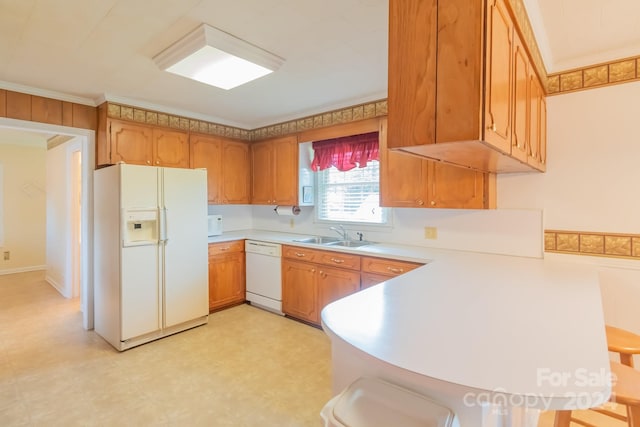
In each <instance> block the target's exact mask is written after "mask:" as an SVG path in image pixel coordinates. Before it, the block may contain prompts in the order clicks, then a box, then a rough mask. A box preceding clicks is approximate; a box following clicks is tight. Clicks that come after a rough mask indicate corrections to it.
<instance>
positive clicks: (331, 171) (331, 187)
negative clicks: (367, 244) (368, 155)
mask: <svg viewBox="0 0 640 427" xmlns="http://www.w3.org/2000/svg"><path fill="white" fill-rule="evenodd" d="M316 179H317V183H316V184H317V185H316V188H317V189H318V197H317V199H316V200H317V206H316V218H317V219H318V220H321V221H337V222H361V223H371V224H386V223H387V209H384V208H381V207H380V162H378V161H377V160H373V161H370V162H369V163H367V166H366V167H364V168H354V169H351V170H349V171H346V172H341V171H339V170H338V169H337V168H336V167H335V166H332V167H330V168H328V169H325V170H322V171H319V172H316Z"/></svg>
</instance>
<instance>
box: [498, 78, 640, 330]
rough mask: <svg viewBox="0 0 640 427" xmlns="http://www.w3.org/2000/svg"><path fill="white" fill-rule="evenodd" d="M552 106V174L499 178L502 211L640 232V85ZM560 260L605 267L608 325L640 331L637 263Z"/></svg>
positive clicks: (568, 226) (563, 224) (570, 225)
mask: <svg viewBox="0 0 640 427" xmlns="http://www.w3.org/2000/svg"><path fill="white" fill-rule="evenodd" d="M547 103H548V121H549V130H548V139H549V143H548V152H549V155H548V157H549V160H548V171H547V173H546V174H540V175H513V176H510V175H502V176H500V177H499V178H498V205H499V206H500V207H502V208H512V207H518V208H531V209H542V210H543V211H544V218H543V223H544V228H546V229H560V230H563V229H564V230H577V231H600V232H620V233H633V234H640V215H639V214H640V187H639V186H638V183H640V141H639V138H640V82H634V83H626V84H621V85H617V86H609V87H604V88H600V89H591V90H587V91H582V92H575V93H571V94H565V95H558V96H552V97H549V98H548V99H547ZM547 257H549V258H555V257H556V256H555V255H552V254H547ZM557 258H561V259H563V260H570V261H575V262H587V263H590V264H596V265H602V266H606V267H603V268H602V269H601V270H600V282H601V285H602V289H603V306H604V313H605V320H606V321H607V322H608V323H610V324H613V325H616V326H619V327H623V328H626V329H631V330H633V331H635V332H637V333H640V310H638V308H637V307H638V297H640V261H635V260H615V259H610V258H597V257H585V256H578V255H563V256H557Z"/></svg>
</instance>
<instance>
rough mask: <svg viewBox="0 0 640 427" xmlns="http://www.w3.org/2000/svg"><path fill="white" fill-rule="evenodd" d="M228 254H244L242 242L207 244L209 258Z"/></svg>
mask: <svg viewBox="0 0 640 427" xmlns="http://www.w3.org/2000/svg"><path fill="white" fill-rule="evenodd" d="M229 252H244V240H234V241H232V242H220V243H209V256H213V255H218V254H226V253H229Z"/></svg>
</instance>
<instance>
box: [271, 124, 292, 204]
mask: <svg viewBox="0 0 640 427" xmlns="http://www.w3.org/2000/svg"><path fill="white" fill-rule="evenodd" d="M271 144H273V152H274V160H275V163H274V165H273V174H274V176H275V184H274V189H273V197H274V203H275V204H276V205H297V204H298V138H297V137H295V136H289V137H285V138H278V139H275V140H272V141H271Z"/></svg>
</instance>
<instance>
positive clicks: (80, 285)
mask: <svg viewBox="0 0 640 427" xmlns="http://www.w3.org/2000/svg"><path fill="white" fill-rule="evenodd" d="M0 128H10V129H13V130H23V131H27V132H42V133H47V134H56V135H64V136H68V137H71V138H72V139H73V144H71V143H69V144H70V146H69V148H68V149H67V150H65V152H66V153H65V158H66V159H67V164H68V165H69V167H68V168H65V170H64V171H62V172H60V173H62V174H64V175H65V176H64V177H61V179H62V180H63V181H64V183H65V184H64V186H65V191H66V193H68V194H69V195H70V197H69V199H67V202H66V207H67V209H68V212H69V226H68V228H67V232H66V233H65V234H64V235H63V236H58V237H57V238H58V239H64V244H63V243H62V242H60V244H61V245H62V244H63V246H64V248H65V249H64V252H65V254H66V255H65V258H66V260H65V268H64V276H65V280H66V281H68V282H69V283H70V285H69V287H70V290H69V295H64V294H63V295H64V296H80V310H81V311H82V320H83V327H84V328H85V329H93V313H94V307H93V304H94V303H93V248H92V240H93V239H92V235H93V165H94V164H95V133H94V132H93V131H91V130H86V129H78V128H71V127H66V126H58V125H49V124H45V123H37V122H29V121H23V120H14V119H6V118H0ZM48 221H49V219H47V222H48ZM47 234H49V225H47ZM47 258H48V257H47ZM46 262H47V268H49V259H47V261H46ZM61 293H62V292H61Z"/></svg>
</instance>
